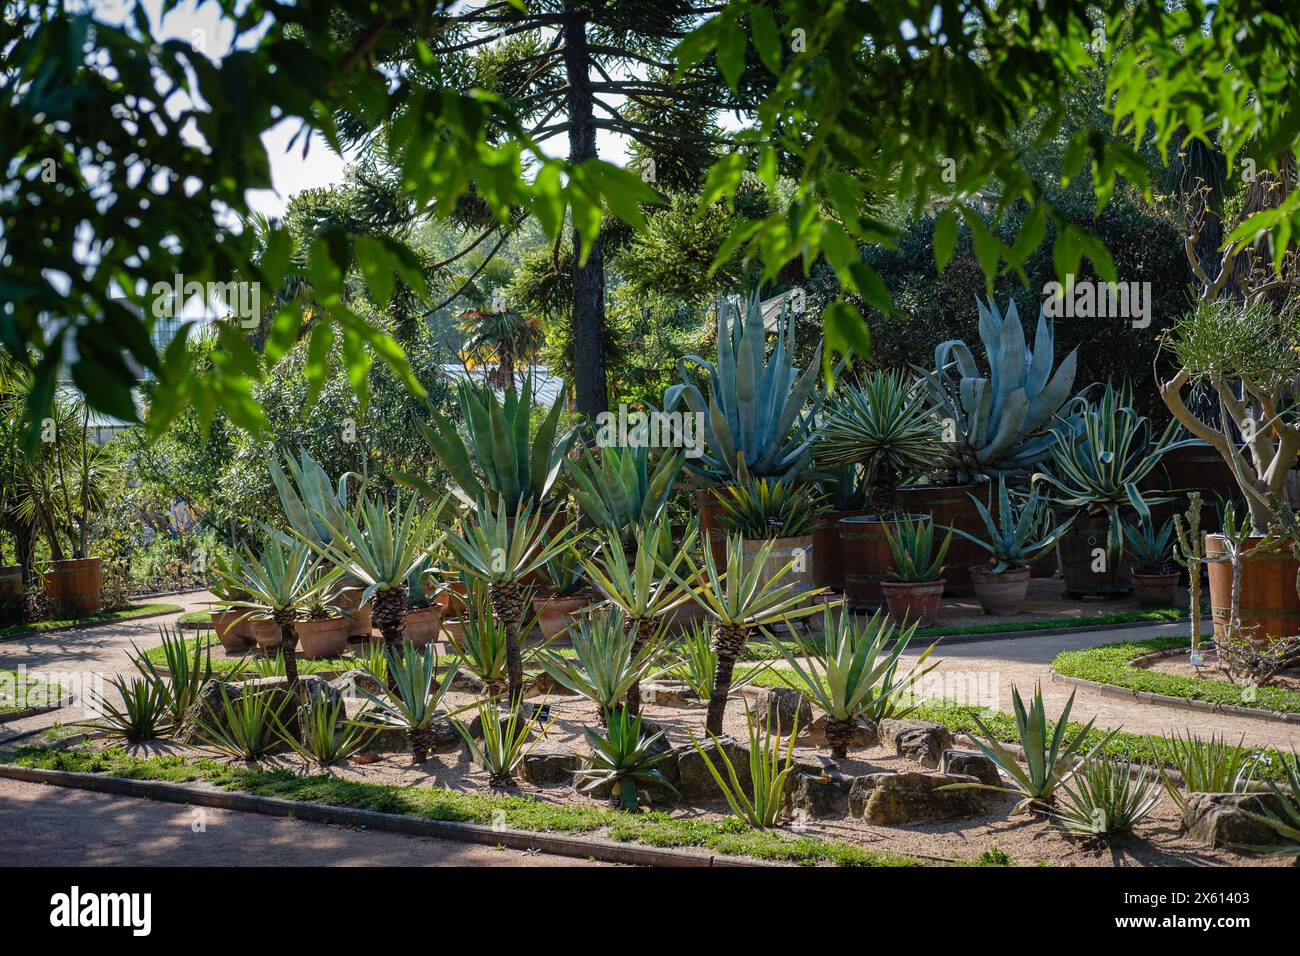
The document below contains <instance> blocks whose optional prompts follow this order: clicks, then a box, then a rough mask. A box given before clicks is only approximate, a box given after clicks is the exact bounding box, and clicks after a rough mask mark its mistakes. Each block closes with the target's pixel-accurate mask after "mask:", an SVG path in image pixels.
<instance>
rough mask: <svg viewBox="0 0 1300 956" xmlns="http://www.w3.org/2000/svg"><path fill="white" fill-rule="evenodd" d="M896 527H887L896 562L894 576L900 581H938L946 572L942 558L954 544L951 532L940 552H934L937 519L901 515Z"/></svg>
mask: <svg viewBox="0 0 1300 956" xmlns="http://www.w3.org/2000/svg"><path fill="white" fill-rule="evenodd" d="M892 524H893V526H892V527H891V526H890V523H888V522H887V523H885V524H884V526H883V527H884V529H885V540H886V541H887V542H888V544H889V553H890V555H891V556H892V557H893V559H894V570H893V572H892V573H893V575H894V577H896V578H898V579H899V580H900V581H907V582H912V583H915V582H922V581H937V580H939V575H941V574H942V573H943V559H944V558H945V557H947V556H948V546H949V545H950V544H952V532H951V531H949V532H948V533H947V534H946V535H944V538H943V541H942V542H940V544H939V550H938V551H937V552H936V551H935V550H934V519H933V518H931V517H929V516H926V517H916V518H913V517H911V516H910V515H899V516H898V517H897V518H896V519H895V520H894V522H893V523H892Z"/></svg>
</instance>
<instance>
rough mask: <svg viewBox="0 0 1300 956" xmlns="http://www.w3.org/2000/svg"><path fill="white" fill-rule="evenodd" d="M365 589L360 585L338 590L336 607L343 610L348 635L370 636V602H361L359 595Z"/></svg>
mask: <svg viewBox="0 0 1300 956" xmlns="http://www.w3.org/2000/svg"><path fill="white" fill-rule="evenodd" d="M365 590H366V589H365V588H362V587H353V588H343V589H342V590H341V591H339V597H338V607H339V610H340V611H342V612H343V617H344V619H345V620H346V621H348V637H369V636H370V631H371V630H372V628H371V624H370V602H369V601H367V602H366V603H365V604H364V605H363V604H362V603H361V595H362V594H364V593H365Z"/></svg>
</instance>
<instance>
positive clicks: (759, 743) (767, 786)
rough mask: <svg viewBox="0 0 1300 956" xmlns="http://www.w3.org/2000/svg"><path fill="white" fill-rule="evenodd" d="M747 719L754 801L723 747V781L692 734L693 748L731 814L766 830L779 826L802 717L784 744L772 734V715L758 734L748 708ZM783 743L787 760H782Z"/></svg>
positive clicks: (721, 755)
mask: <svg viewBox="0 0 1300 956" xmlns="http://www.w3.org/2000/svg"><path fill="white" fill-rule="evenodd" d="M745 718H746V721H747V723H748V725H749V781H750V784H751V786H752V789H753V792H754V796H753V798H752V799H751V798H750V797H749V796H748V795H747V794H746V793H745V787H744V785H743V784H742V783H741V782H740V777H739V775H738V774H737V773H736V767H735V765H734V764H733V763H732V762H731V758H730V757H729V756H727V751H726V750H725V749H724V748H723V747H721V746H717V747H716V752H717V754H718V755H719V756H720V757H721V758H722V763H723V765H724V766H725V767H726V769H727V775H726V777H723V775H722V772H721V771H720V770H719V769H718V768H717V767H716V766H714V764H713V761H712V760H710V759H709V755H708V754H706V753H705V752H704V748H703V747H701V746H700V742H699V741H698V740H696V739H695V735H694V734H691V744H692V745H694V747H695V750H696V752H697V753H698V754H699V755H700V757H701V758H702V759H703V760H704V765H705V766H706V767H708V768H709V775H710V776H712V777H713V780H714V782H715V783H717V785H718V788H719V789H720V790H721V791H722V795H723V796H724V797H726V799H727V806H729V807H731V812H732V813H734V814H735V815H736V816H737V817H740V818H741V819H742V820H744V821H745V822H746V823H748V824H749V825H750V826H751V827H758V828H761V829H766V828H768V827H774V826H776V822H777V820H778V819H780V816H781V807H782V805H783V804H784V800H785V783H786V780H787V779H789V777H790V774H791V773H793V772H794V738H795V736H796V735H797V734H798V733H799V715H798V714H797V713H796V714H795V719H794V726H793V727H791V728H790V735H789V736H788V737H786V738H784V740H782V738H781V736H780V735H779V734H775V733H773V731H772V718H771V715H770V714H769V715H768V716H767V718H766V719H765V720H764V721H763V729H762V731H760V730H759V727H758V721H757V720H755V719H754V716H753V715H752V714H751V713H749V707H748V705H746V708H745ZM709 736H710V737H711V738H712V739H713V742H714V744H715V745H717V744H718V737H717V734H715V733H713V732H712V731H710V732H709ZM783 743H784V745H785V757H784V759H782V757H781V746H782V744H783Z"/></svg>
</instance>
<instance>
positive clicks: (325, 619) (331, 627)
mask: <svg viewBox="0 0 1300 956" xmlns="http://www.w3.org/2000/svg"><path fill="white" fill-rule="evenodd" d="M338 578H339V574H338V572H337V571H326V570H325V568H324V567H323V566H320V565H318V566H317V567H316V568H315V570H314V571H313V572H312V573H311V574H310V575H308V577H307V581H306V588H305V591H304V595H305V596H304V598H303V601H302V605H301V606H300V607H299V609H298V614H299V615H300V619H299V620H297V621H295V622H294V625H293V630H294V633H295V634H297V636H298V647H299V648H300V649H301V650H302V656H303V657H306V658H309V659H311V660H321V659H323V658H327V657H339V656H341V655H342V654H343V652H344V651H345V650H347V647H348V632H349V631H350V630H351V629H352V622H351V621H350V620H348V618H346V617H345V616H344V615H343V612H342V611H341V610H339V608H338V606H337V605H336V604H335V603H334V602H335V601H336V599H337V598H338V593H339V592H338V588H337V587H336V584H335V582H337V580H338Z"/></svg>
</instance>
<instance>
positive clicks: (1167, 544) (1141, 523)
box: [1124, 517, 1180, 607]
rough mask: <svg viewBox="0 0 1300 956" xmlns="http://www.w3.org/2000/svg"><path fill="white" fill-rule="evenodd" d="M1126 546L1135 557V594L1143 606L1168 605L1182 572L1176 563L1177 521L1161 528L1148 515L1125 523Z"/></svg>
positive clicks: (1168, 522) (1167, 523)
mask: <svg viewBox="0 0 1300 956" xmlns="http://www.w3.org/2000/svg"><path fill="white" fill-rule="evenodd" d="M1124 548H1125V551H1127V553H1128V556H1129V557H1130V558H1131V559H1132V560H1133V596H1134V597H1136V598H1137V602H1138V604H1140V605H1142V606H1143V607H1169V606H1170V605H1172V604H1173V603H1174V590H1175V588H1177V586H1178V578H1179V576H1180V572H1179V569H1178V565H1176V564H1175V563H1174V523H1173V519H1172V518H1170V519H1169V520H1167V521H1165V523H1164V524H1162V525H1160V527H1159V528H1157V527H1156V526H1155V522H1154V521H1152V520H1151V519H1150V518H1149V517H1148V518H1142V519H1139V520H1138V521H1137V522H1135V523H1131V524H1125V525H1124Z"/></svg>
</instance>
